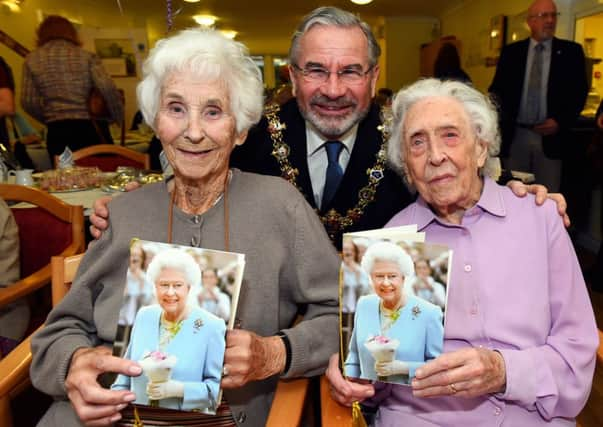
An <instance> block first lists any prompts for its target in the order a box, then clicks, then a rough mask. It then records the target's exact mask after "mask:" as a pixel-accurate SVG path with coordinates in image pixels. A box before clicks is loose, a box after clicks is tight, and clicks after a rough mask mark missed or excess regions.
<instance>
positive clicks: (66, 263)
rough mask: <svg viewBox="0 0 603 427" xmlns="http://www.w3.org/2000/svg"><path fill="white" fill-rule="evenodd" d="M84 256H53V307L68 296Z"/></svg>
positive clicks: (51, 262) (51, 265)
mask: <svg viewBox="0 0 603 427" xmlns="http://www.w3.org/2000/svg"><path fill="white" fill-rule="evenodd" d="M83 257H84V254H83V253H82V254H77V255H72V256H68V257H65V256H53V257H52V260H51V261H50V267H51V269H52V306H53V307H54V306H56V305H57V304H58V303H59V302H60V301H61V300H62V299H63V297H64V296H65V295H66V294H67V292H68V291H69V289H70V288H71V284H72V283H73V279H75V273H77V268H78V267H79V265H80V262H81V261H82V258H83Z"/></svg>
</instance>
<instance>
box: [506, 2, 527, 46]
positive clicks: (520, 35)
mask: <svg viewBox="0 0 603 427" xmlns="http://www.w3.org/2000/svg"><path fill="white" fill-rule="evenodd" d="M527 19H528V11H527V10H524V11H523V12H521V13H518V14H517V15H513V16H509V18H508V19H507V34H506V40H507V41H506V43H507V44H509V43H513V42H516V41H518V40H522V39H525V38H526V37H529V36H530V28H529V27H528V24H527Z"/></svg>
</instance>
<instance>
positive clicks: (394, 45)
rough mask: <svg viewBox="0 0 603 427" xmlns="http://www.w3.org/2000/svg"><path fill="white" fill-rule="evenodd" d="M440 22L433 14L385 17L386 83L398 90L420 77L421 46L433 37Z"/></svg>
mask: <svg viewBox="0 0 603 427" xmlns="http://www.w3.org/2000/svg"><path fill="white" fill-rule="evenodd" d="M437 23H438V21H437V19H435V18H430V17H414V18H413V17H408V18H407V17H392V18H386V19H385V44H386V46H387V49H386V52H385V56H384V60H385V70H383V69H382V70H381V72H382V73H383V72H384V71H385V84H384V85H385V86H387V87H389V88H390V89H393V90H394V91H397V90H398V89H400V88H401V87H402V86H404V85H407V84H409V83H412V82H413V81H415V80H416V79H417V78H418V77H419V75H420V74H419V69H420V55H421V45H422V44H423V43H429V42H430V41H431V40H432V33H433V28H434V25H437Z"/></svg>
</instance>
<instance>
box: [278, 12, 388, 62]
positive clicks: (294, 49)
mask: <svg viewBox="0 0 603 427" xmlns="http://www.w3.org/2000/svg"><path fill="white" fill-rule="evenodd" d="M315 25H327V26H333V27H340V28H350V27H359V28H360V29H361V30H362V32H363V33H364V35H365V36H366V40H367V46H368V61H369V66H370V67H374V66H375V65H377V61H378V60H379V56H380V55H381V47H380V46H379V43H377V39H375V36H374V35H373V32H372V31H371V27H370V26H369V25H368V24H367V23H366V22H364V21H361V20H360V19H359V18H358V17H357V16H356V15H354V14H352V13H350V12H347V11H345V10H342V9H339V8H336V7H332V6H324V7H319V8H317V9H314V10H313V11H312V12H310V13H309V14H308V15H306V16H305V17H304V19H302V22H301V23H300V25H299V26H298V27H297V29H296V30H295V32H294V33H293V37H292V38H291V47H290V48H289V62H290V63H291V64H297V58H298V56H299V43H300V39H301V37H302V36H303V35H304V34H306V33H307V32H308V31H310V29H311V28H312V27H313V26H315ZM301 66H302V67H303V65H301Z"/></svg>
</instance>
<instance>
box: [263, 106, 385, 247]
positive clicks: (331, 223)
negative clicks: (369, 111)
mask: <svg viewBox="0 0 603 427" xmlns="http://www.w3.org/2000/svg"><path fill="white" fill-rule="evenodd" d="M280 109H281V108H280V106H279V105H278V104H270V105H268V106H267V107H266V110H265V112H264V115H265V116H266V119H267V120H268V133H269V134H270V139H271V140H272V156H273V157H274V158H275V159H276V160H277V161H278V165H279V168H280V170H281V176H282V177H283V178H285V179H286V180H287V181H289V182H290V183H291V184H293V185H294V186H295V188H297V189H298V190H299V191H300V192H302V193H303V190H302V189H301V188H300V187H299V185H298V184H297V176H298V175H299V170H298V169H297V168H295V167H293V166H292V165H291V162H290V161H289V154H290V152H291V148H290V147H289V145H287V143H286V142H285V141H284V140H283V130H285V129H286V128H287V125H286V124H285V123H283V122H281V121H280V117H279V115H278V113H279V112H280ZM381 117H382V119H383V123H381V124H380V125H378V126H377V130H378V131H379V132H380V133H381V139H382V141H381V147H380V148H379V151H378V152H377V158H376V161H375V164H374V165H373V166H372V167H370V168H368V169H367V170H366V175H367V178H368V183H367V185H365V186H364V187H362V188H361V189H360V190H359V191H358V202H357V203H356V206H354V207H353V208H350V209H348V211H347V212H346V214H345V215H342V214H341V213H339V212H337V211H336V210H335V209H330V210H329V211H327V212H326V213H324V214H320V213H319V212H318V209H316V211H317V213H318V216H319V217H320V220H321V221H322V223H323V224H324V226H325V228H326V230H327V233H328V234H329V237H330V238H331V239H333V238H335V236H336V235H337V234H338V233H339V232H341V231H342V230H343V229H345V228H347V227H350V226H352V225H353V224H354V223H355V222H356V221H358V220H359V219H360V218H361V217H362V215H363V214H364V210H365V209H366V207H367V206H368V205H370V204H371V203H372V202H373V201H374V200H375V195H376V194H377V186H378V185H379V182H380V181H381V180H382V179H383V176H384V171H385V162H386V151H387V150H386V145H387V140H388V138H389V135H390V132H389V129H390V128H391V126H390V124H391V120H392V119H391V114H386V112H385V111H384V109H382V111H381Z"/></svg>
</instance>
